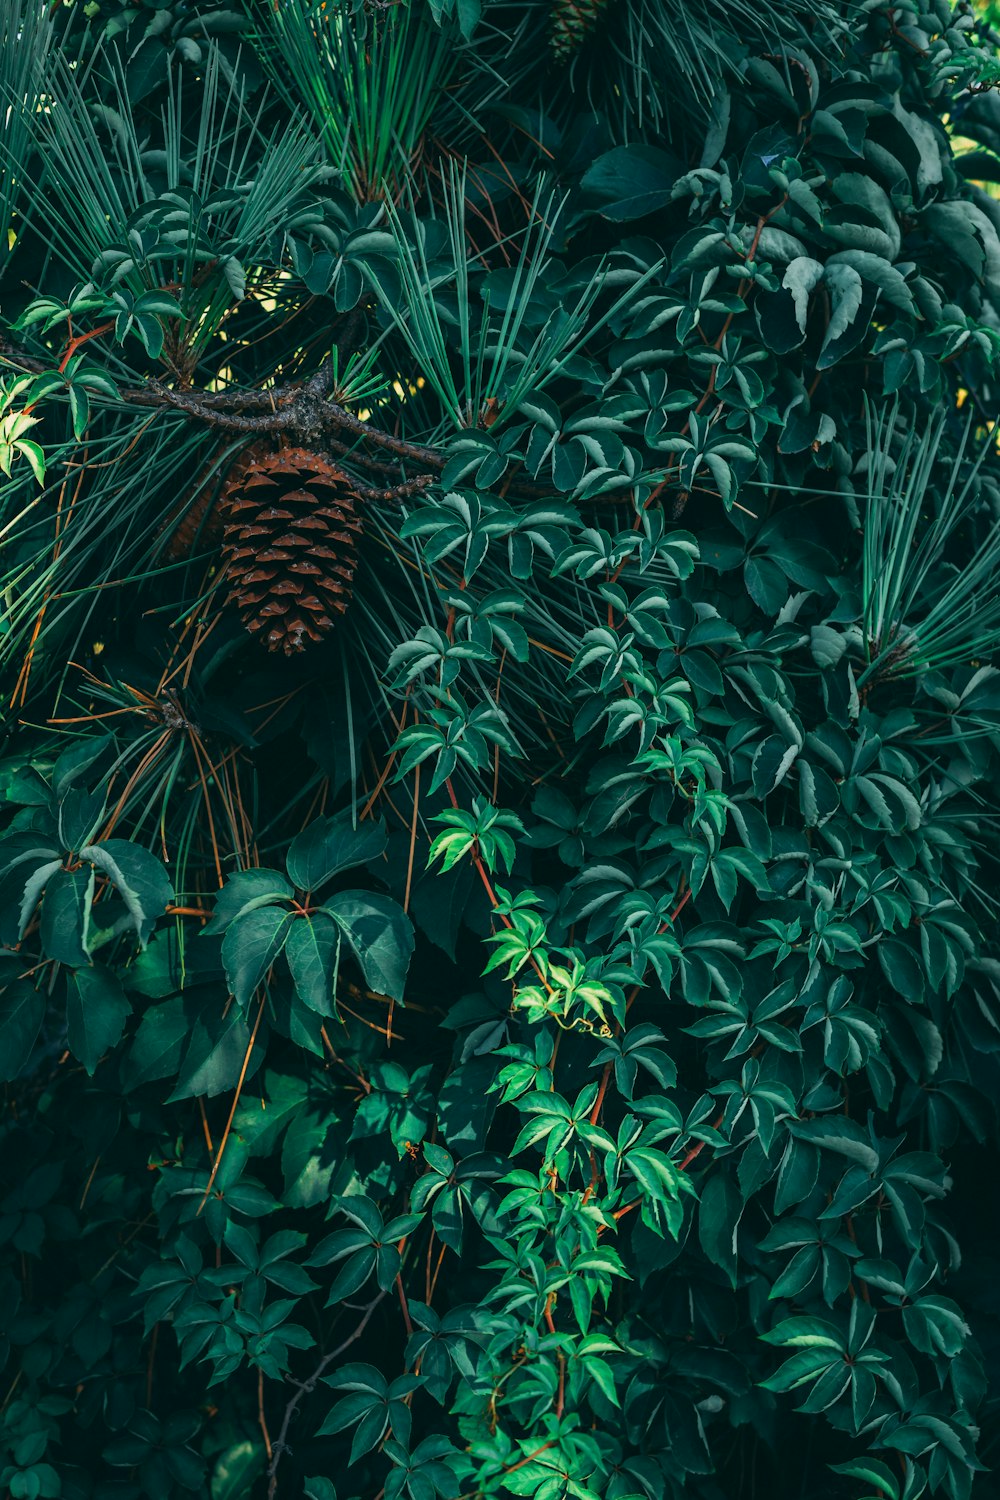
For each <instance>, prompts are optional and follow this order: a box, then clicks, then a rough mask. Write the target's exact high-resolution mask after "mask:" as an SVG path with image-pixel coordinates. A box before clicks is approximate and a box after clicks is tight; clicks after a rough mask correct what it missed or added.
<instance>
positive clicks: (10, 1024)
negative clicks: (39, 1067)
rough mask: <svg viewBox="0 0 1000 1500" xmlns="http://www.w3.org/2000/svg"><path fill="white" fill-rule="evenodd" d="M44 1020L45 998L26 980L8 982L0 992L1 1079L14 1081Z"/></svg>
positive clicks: (26, 1059)
mask: <svg viewBox="0 0 1000 1500" xmlns="http://www.w3.org/2000/svg"><path fill="white" fill-rule="evenodd" d="M44 1018H45V997H44V995H40V994H39V993H38V991H37V990H36V989H35V987H34V985H33V984H30V983H29V981H28V980H27V979H14V980H9V981H8V982H7V983H6V984H5V985H4V986H3V990H2V991H0V1078H2V1079H3V1080H4V1082H8V1081H9V1080H10V1079H13V1078H16V1077H17V1075H18V1074H19V1073H20V1072H21V1069H22V1068H23V1067H24V1066H25V1064H26V1063H27V1061H28V1059H29V1058H30V1056H31V1051H32V1048H33V1047H34V1045H35V1038H36V1037H37V1036H38V1033H39V1030H40V1029H41V1025H42V1021H43V1020H44Z"/></svg>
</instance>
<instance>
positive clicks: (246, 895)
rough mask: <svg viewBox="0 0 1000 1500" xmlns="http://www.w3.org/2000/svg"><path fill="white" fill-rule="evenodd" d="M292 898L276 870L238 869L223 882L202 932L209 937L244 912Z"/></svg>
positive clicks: (291, 891)
mask: <svg viewBox="0 0 1000 1500" xmlns="http://www.w3.org/2000/svg"><path fill="white" fill-rule="evenodd" d="M293 895H294V891H293V890H292V887H291V886H290V885H289V883H288V881H287V880H286V879H285V877H284V875H282V874H280V873H279V872H278V871H277V870H238V871H237V872H236V874H235V875H230V876H229V877H228V879H227V880H226V883H225V885H224V886H223V888H222V890H221V891H220V892H219V894H218V896H217V897H216V901H215V907H214V909H213V911H212V919H211V921H210V922H206V924H205V926H204V927H203V929H202V931H203V932H204V933H206V934H209V935H211V934H213V933H216V932H225V930H226V928H227V927H228V926H229V925H230V923H232V922H235V921H236V920H237V919H238V918H239V917H242V916H243V915H244V914H245V913H246V912H248V911H254V910H255V909H256V908H257V907H259V906H271V905H273V904H275V903H277V902H279V901H290V900H291V899H292V896H293Z"/></svg>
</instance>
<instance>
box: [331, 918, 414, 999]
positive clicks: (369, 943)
mask: <svg viewBox="0 0 1000 1500" xmlns="http://www.w3.org/2000/svg"><path fill="white" fill-rule="evenodd" d="M323 910H324V911H325V912H327V913H328V914H329V915H330V916H331V917H332V918H333V920H334V921H335V922H336V923H337V925H338V927H339V928H340V930H341V932H342V933H343V934H344V937H345V938H346V939H347V944H348V947H349V948H350V949H351V952H352V953H353V954H354V957H355V958H356V959H357V961H358V963H359V965H360V967H361V972H362V974H363V975H364V977H365V983H366V984H367V985H368V986H369V988H370V989H372V990H374V991H375V993H376V994H378V995H388V996H389V998H390V999H392V1000H399V1001H401V1000H402V998H403V990H404V988H405V985H406V971H407V969H408V968H409V964H410V956H411V954H412V953H413V928H412V927H411V925H410V920H409V918H408V917H407V915H406V913H405V912H404V911H403V908H402V907H401V906H400V905H399V903H398V902H397V901H393V900H392V899H391V898H390V897H389V896H378V895H371V894H369V893H368V892H366V891H345V892H344V893H343V894H342V895H339V896H335V897H334V898H333V899H332V900H331V901H329V902H327V904H326V906H324V907H323Z"/></svg>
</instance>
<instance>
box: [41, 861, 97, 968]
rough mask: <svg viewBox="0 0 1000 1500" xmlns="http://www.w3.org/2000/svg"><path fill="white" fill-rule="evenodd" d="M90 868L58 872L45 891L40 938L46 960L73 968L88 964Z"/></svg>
mask: <svg viewBox="0 0 1000 1500" xmlns="http://www.w3.org/2000/svg"><path fill="white" fill-rule="evenodd" d="M94 884H95V876H94V871H93V868H89V869H86V870H63V869H58V870H56V871H55V873H54V874H53V875H52V877H51V879H50V880H49V882H48V884H47V885H46V887H45V900H44V902H43V904H42V919H41V923H40V925H39V934H38V935H39V938H40V939H41V944H42V949H43V950H44V952H45V954H46V956H47V957H48V958H54V959H55V960H56V961H57V962H58V963H61V964H69V965H71V966H73V967H76V966H78V965H80V964H87V963H89V962H90V908H91V906H92V904H93V900H94Z"/></svg>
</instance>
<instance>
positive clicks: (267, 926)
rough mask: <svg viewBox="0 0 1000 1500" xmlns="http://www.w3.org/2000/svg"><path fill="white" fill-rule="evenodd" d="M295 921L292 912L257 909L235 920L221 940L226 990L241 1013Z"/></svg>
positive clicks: (269, 907)
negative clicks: (241, 1008)
mask: <svg viewBox="0 0 1000 1500" xmlns="http://www.w3.org/2000/svg"><path fill="white" fill-rule="evenodd" d="M294 922H295V917H294V915H293V913H292V912H289V911H283V910H281V909H280V908H278V907H273V906H263V907H257V908H255V909H254V910H251V911H246V912H244V914H243V916H241V917H240V918H239V919H238V920H237V921H234V922H233V923H232V925H231V926H230V927H229V929H228V931H227V932H226V935H225V937H224V938H223V939H222V963H223V967H224V968H225V971H226V979H227V981H228V984H229V989H230V992H231V993H232V995H233V996H234V997H235V999H236V1001H237V1003H238V1004H239V1005H240V1006H242V1007H243V1009H244V1010H245V1009H246V1007H247V1006H248V1005H249V1004H250V1000H251V998H252V997H253V993H254V991H255V990H256V988H257V986H258V985H259V984H260V982H261V980H262V979H263V978H264V976H265V974H266V973H267V971H268V970H269V969H270V967H271V965H272V964H273V963H274V961H275V959H276V958H277V957H278V954H279V953H280V952H281V950H282V948H283V947H284V946H285V941H286V939H287V937H288V933H289V929H290V928H291V927H292V925H293V924H294Z"/></svg>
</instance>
